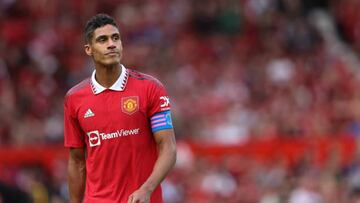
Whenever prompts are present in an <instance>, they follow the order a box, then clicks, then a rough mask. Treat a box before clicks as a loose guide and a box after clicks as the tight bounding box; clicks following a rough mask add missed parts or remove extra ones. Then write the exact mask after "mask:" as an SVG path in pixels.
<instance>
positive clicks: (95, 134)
mask: <svg viewBox="0 0 360 203" xmlns="http://www.w3.org/2000/svg"><path fill="white" fill-rule="evenodd" d="M139 133H140V128H134V129H120V130H117V131H115V132H110V133H103V132H99V131H98V130H94V131H90V132H87V133H86V134H87V136H88V137H89V145H90V147H95V146H99V145H101V141H107V140H111V139H115V138H121V137H127V136H133V135H138V134H139Z"/></svg>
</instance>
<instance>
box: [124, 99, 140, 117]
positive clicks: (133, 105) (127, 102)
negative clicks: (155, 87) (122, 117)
mask: <svg viewBox="0 0 360 203" xmlns="http://www.w3.org/2000/svg"><path fill="white" fill-rule="evenodd" d="M121 110H122V112H124V113H126V114H128V115H131V114H133V113H135V112H136V111H138V110H139V97H138V96H131V97H123V98H121Z"/></svg>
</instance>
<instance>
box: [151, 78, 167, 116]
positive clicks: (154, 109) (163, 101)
mask: <svg viewBox="0 0 360 203" xmlns="http://www.w3.org/2000/svg"><path fill="white" fill-rule="evenodd" d="M148 93H149V96H148V97H149V108H148V116H149V117H151V116H153V115H154V114H156V113H159V112H163V111H170V98H169V96H168V94H167V92H166V89H165V87H164V85H162V84H161V83H160V82H158V81H157V82H152V83H151V85H150V90H149V92H148Z"/></svg>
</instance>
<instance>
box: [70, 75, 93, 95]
mask: <svg viewBox="0 0 360 203" xmlns="http://www.w3.org/2000/svg"><path fill="white" fill-rule="evenodd" d="M89 86H90V78H86V79H84V80H83V81H81V82H80V83H78V84H76V85H75V86H73V87H72V88H70V89H69V91H68V92H67V93H66V97H69V96H71V95H75V94H76V93H79V92H81V90H84V89H85V88H87V87H89Z"/></svg>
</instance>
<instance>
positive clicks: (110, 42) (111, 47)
mask: <svg viewBox="0 0 360 203" xmlns="http://www.w3.org/2000/svg"><path fill="white" fill-rule="evenodd" d="M107 48H108V49H115V48H116V44H115V42H114V41H113V40H109V42H108V47H107Z"/></svg>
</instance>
